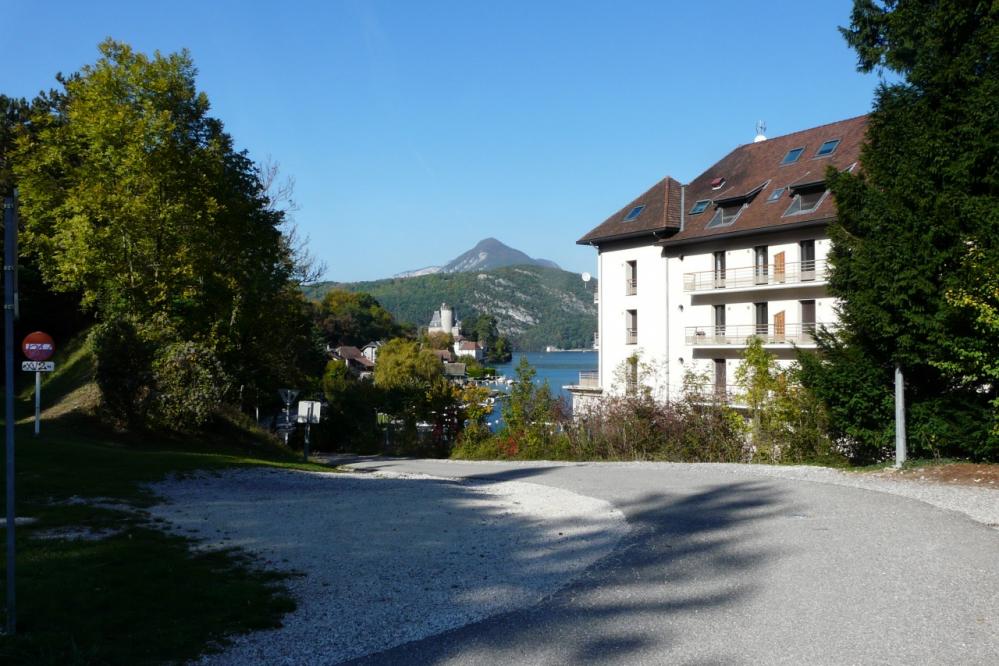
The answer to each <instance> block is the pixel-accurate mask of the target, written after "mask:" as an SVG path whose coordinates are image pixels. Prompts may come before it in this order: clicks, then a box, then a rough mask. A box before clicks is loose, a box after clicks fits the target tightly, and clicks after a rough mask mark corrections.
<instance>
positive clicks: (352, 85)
mask: <svg viewBox="0 0 999 666" xmlns="http://www.w3.org/2000/svg"><path fill="white" fill-rule="evenodd" d="M850 7H851V2H849V0H823V1H822V2H801V1H800V0H798V1H772V2H767V3H750V2H744V1H719V2H713V3H701V2H693V3H690V2H687V3H674V2H666V1H659V2H656V1H651V0H650V1H646V2H638V1H635V2H625V1H621V0H619V1H617V2H611V1H600V2H582V1H580V2H570V1H564V2H555V1H552V2H539V1H537V0H534V1H519V0H517V1H514V0H506V1H505V2H491V3H487V2H477V1H470V0H453V1H450V2H438V1H435V0H421V1H420V2H403V1H401V0H399V1H395V2H389V1H384V2H374V1H373V2H365V1H363V0H353V1H335V2H334V1H331V2H291V1H289V2H286V3H283V6H281V5H280V4H279V3H276V2H252V1H246V0H240V1H228V2H214V1H212V0H201V1H199V2H188V1H186V0H183V1H180V0H175V1H172V2H169V3H145V2H135V1H134V0H130V1H127V2H124V1H122V2H102V1H100V0H94V1H92V2H78V1H73V2H65V1H63V0H58V1H54V2H52V1H50V2H44V3H43V2H18V3H9V5H8V6H7V7H6V8H5V12H4V13H5V18H6V19H7V20H6V21H5V30H4V50H5V52H6V54H5V57H4V62H5V63H6V64H5V65H4V66H3V68H2V70H0V91H2V92H3V93H5V94H7V95H15V96H27V97H30V96H33V95H34V94H35V93H36V92H37V91H38V90H40V89H42V88H48V87H51V86H52V85H53V84H54V79H53V76H54V75H55V73H56V72H58V71H62V72H67V73H68V72H72V71H75V70H76V69H78V68H79V67H80V66H81V65H83V64H85V63H88V62H93V61H94V60H95V59H96V45H97V43H98V42H99V41H101V40H102V39H103V38H104V37H108V36H110V37H114V38H115V39H118V40H122V41H126V42H128V43H130V44H131V45H132V46H134V47H135V48H137V49H140V50H143V51H146V52H151V51H153V50H156V49H158V50H160V51H163V52H169V51H176V50H179V49H181V48H187V49H189V50H190V51H191V54H192V56H193V58H194V60H195V63H196V64H197V66H198V68H199V70H200V75H199V78H198V82H199V86H200V87H201V89H203V90H204V91H205V92H207V93H208V95H209V98H210V99H211V101H212V105H213V113H214V114H215V115H216V116H217V117H219V118H221V119H222V120H223V121H224V122H225V124H226V127H227V129H228V130H229V132H230V133H231V134H232V135H233V136H234V137H235V139H236V143H237V145H238V146H240V147H242V148H246V149H248V150H249V151H250V154H251V156H252V157H253V158H254V159H257V160H261V159H263V158H265V157H267V156H271V157H272V158H273V159H274V160H276V161H277V162H279V163H280V164H281V168H282V170H283V172H284V173H285V174H287V175H291V176H293V177H294V178H295V180H296V196H295V198H296V200H297V201H298V203H299V204H300V206H301V209H300V210H299V211H298V212H297V213H296V215H295V218H296V222H297V224H298V226H299V228H300V230H301V231H302V232H303V233H304V234H307V235H308V236H309V237H310V238H311V244H310V246H311V250H312V252H313V254H315V255H316V256H317V257H318V258H320V259H322V260H323V261H325V262H326V263H327V265H328V271H327V278H329V279H335V280H361V279H375V278H379V277H387V276H389V275H391V274H393V273H396V272H399V271H402V270H405V269H410V268H419V267H422V266H426V265H429V264H437V263H443V262H445V261H447V260H449V259H451V258H453V257H454V256H455V255H457V254H459V253H460V252H462V251H464V250H466V249H468V248H470V247H471V246H472V245H473V244H474V243H475V242H476V241H478V240H480V239H481V238H485V237H487V236H495V237H497V238H499V239H500V240H502V241H503V242H505V243H507V244H509V245H511V246H513V247H516V248H518V249H520V250H523V251H525V252H527V253H528V254H530V255H531V256H535V257H538V256H540V257H544V258H548V259H552V260H554V261H556V262H558V263H559V264H561V265H562V267H563V268H566V269H567V270H573V271H583V270H590V271H592V270H593V268H594V266H595V263H596V262H595V254H596V253H595V251H594V250H592V249H589V248H584V247H579V246H576V245H575V244H574V242H575V240H576V239H577V238H579V237H580V236H581V235H583V234H584V233H585V232H586V231H588V230H589V229H590V228H591V227H593V226H594V225H596V224H598V223H599V222H601V221H603V220H604V218H606V217H607V215H609V214H610V213H612V212H614V211H615V210H617V209H618V208H620V207H622V206H623V205H625V204H626V203H627V202H628V201H629V200H630V199H632V198H633V197H634V196H637V195H638V194H640V193H641V192H642V191H643V190H644V189H645V188H647V187H648V186H649V185H651V184H652V183H654V182H656V181H658V180H659V179H660V178H662V177H663V176H665V175H667V174H669V175H672V176H673V177H675V178H677V179H679V180H681V181H683V182H686V181H688V180H690V179H692V178H693V177H694V176H696V175H697V174H698V173H699V172H700V171H702V170H703V169H704V168H706V167H707V166H709V165H710V164H712V163H713V162H714V161H716V160H717V159H719V158H721V157H722V156H723V155H724V154H725V153H727V152H728V151H729V150H731V149H732V148H734V147H735V146H737V145H739V144H742V143H746V142H748V141H751V140H752V138H753V135H754V126H755V123H756V121H757V120H758V119H763V120H765V121H766V123H767V126H768V131H767V134H768V135H770V136H777V135H780V134H786V133H788V132H793V131H796V130H799V129H804V128H807V127H812V126H814V125H819V124H822V123H826V122H831V121H834V120H839V119H842V118H848V117H852V116H856V115H860V114H862V113H866V112H868V111H869V110H870V107H871V103H872V99H873V93H874V89H875V87H876V86H877V83H878V81H877V79H876V77H874V76H871V75H866V76H865V75H861V74H859V73H857V72H856V69H855V56H854V54H853V52H852V51H850V50H849V49H848V48H847V47H846V44H845V42H844V41H843V39H842V37H841V36H840V35H839V33H838V31H837V26H838V25H845V24H846V23H847V22H848V20H849V12H850Z"/></svg>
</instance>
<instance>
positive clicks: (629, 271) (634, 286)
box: [624, 261, 638, 296]
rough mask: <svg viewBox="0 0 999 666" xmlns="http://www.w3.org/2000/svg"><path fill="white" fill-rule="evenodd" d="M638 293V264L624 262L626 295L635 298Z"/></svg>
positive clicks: (635, 262)
mask: <svg viewBox="0 0 999 666" xmlns="http://www.w3.org/2000/svg"><path fill="white" fill-rule="evenodd" d="M637 293H638V262H637V261H626V262H624V295H625V296H634V295H635V294H637Z"/></svg>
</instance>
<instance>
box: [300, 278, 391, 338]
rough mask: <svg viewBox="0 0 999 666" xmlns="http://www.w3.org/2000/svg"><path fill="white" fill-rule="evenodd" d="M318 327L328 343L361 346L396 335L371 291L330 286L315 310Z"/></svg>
mask: <svg viewBox="0 0 999 666" xmlns="http://www.w3.org/2000/svg"><path fill="white" fill-rule="evenodd" d="M317 316H318V321H319V328H320V330H321V331H322V334H323V336H324V337H325V339H326V341H327V343H329V344H330V345H331V346H334V347H336V346H339V345H363V344H365V343H367V342H371V341H373V340H384V339H386V338H390V337H394V336H396V335H399V333H400V332H401V331H400V328H399V326H398V325H397V324H396V323H395V320H394V319H393V318H392V313H391V312H389V311H388V310H386V309H385V308H383V307H382V306H381V304H380V303H379V302H378V301H376V300H375V299H374V297H373V296H371V294H367V293H364V292H349V291H344V290H342V289H334V290H332V291H330V292H328V293H327V294H326V295H325V296H324V297H323V300H322V301H321V302H320V304H319V308H318V311H317Z"/></svg>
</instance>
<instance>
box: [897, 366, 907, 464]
mask: <svg viewBox="0 0 999 666" xmlns="http://www.w3.org/2000/svg"><path fill="white" fill-rule="evenodd" d="M905 457H906V446H905V377H903V376H902V366H901V365H899V364H898V363H896V364H895V467H896V468H898V467H901V466H902V465H903V464H905Z"/></svg>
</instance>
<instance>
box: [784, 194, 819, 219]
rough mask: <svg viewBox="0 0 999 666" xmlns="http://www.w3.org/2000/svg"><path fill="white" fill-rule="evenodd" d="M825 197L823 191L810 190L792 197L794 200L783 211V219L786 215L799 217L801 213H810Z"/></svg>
mask: <svg viewBox="0 0 999 666" xmlns="http://www.w3.org/2000/svg"><path fill="white" fill-rule="evenodd" d="M825 197H826V191H825V190H812V191H810V192H799V193H798V194H796V195H794V199H792V200H791V205H790V206H788V207H787V210H786V211H784V217H787V216H788V215H799V214H801V213H811V212H812V211H813V210H815V209H816V208H818V207H819V204H820V203H822V200H823V199H825Z"/></svg>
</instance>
